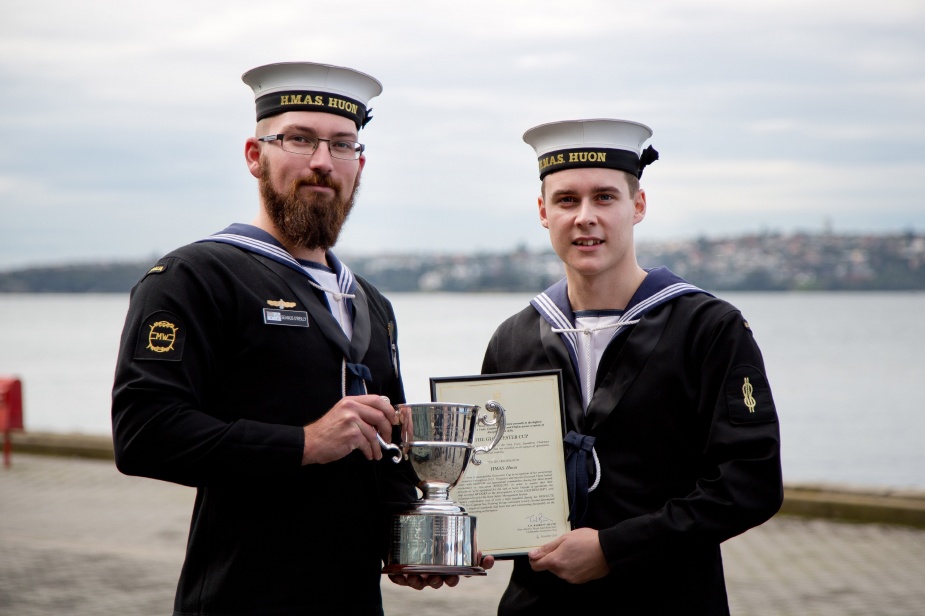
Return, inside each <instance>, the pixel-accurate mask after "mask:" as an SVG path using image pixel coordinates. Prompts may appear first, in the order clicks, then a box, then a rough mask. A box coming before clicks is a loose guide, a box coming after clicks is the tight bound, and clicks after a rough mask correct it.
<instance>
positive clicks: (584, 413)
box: [482, 119, 783, 616]
mask: <svg viewBox="0 0 925 616" xmlns="http://www.w3.org/2000/svg"><path fill="white" fill-rule="evenodd" d="M651 135H652V131H651V130H650V129H649V128H648V127H647V126H644V125H642V124H639V123H636V122H628V121H622V120H609V119H602V120H576V121H565V122H555V123H551V124H543V125H540V126H537V127H535V128H532V129H530V130H528V131H527V132H526V133H525V134H524V141H526V142H527V143H528V144H529V145H531V146H533V148H534V149H535V151H536V154H537V156H538V160H539V168H540V179H541V181H542V185H541V193H540V197H539V198H538V205H539V218H540V223H541V224H542V226H543V227H545V228H547V229H548V230H549V238H550V242H551V244H552V247H553V249H554V250H555V251H556V253H557V254H558V256H559V257H560V258H561V260H562V262H563V263H564V265H565V278H564V279H562V280H561V281H559V282H558V283H556V284H554V285H553V286H552V287H550V288H549V289H547V290H546V291H544V292H543V293H540V294H539V295H537V296H536V297H535V298H534V299H533V300H532V301H531V303H530V306H529V307H527V308H525V309H524V310H522V311H521V312H519V313H517V314H515V315H513V316H512V317H510V318H509V319H507V320H506V321H505V322H504V323H502V324H501V325H500V327H498V329H497V331H496V332H495V334H494V335H493V337H492V339H491V341H490V342H489V344H488V348H487V351H486V353H485V357H484V363H483V366H482V372H483V373H484V374H496V373H505V372H520V371H531V370H549V369H560V370H561V371H562V374H563V383H564V389H565V391H564V392H563V393H564V400H565V409H564V413H565V418H564V420H565V425H566V431H567V434H566V436H565V443H566V452H567V458H566V460H564V464H565V465H566V476H567V479H568V483H569V501H570V502H569V507H570V520H571V524H572V529H573V530H571V531H570V532H568V533H566V534H565V535H563V536H561V537H559V538H557V539H556V540H554V541H552V542H550V543H549V544H547V545H544V546H542V547H541V548H538V549H535V550H533V551H531V552H530V553H529V555H528V556H523V557H517V558H516V560H515V563H514V569H513V573H512V576H511V580H510V583H509V585H508V587H507V589H506V591H505V593H504V595H503V597H502V599H501V603H500V606H499V614H501V615H503V616H506V615H512V614H530V615H531V616H535V615H537V614H557V615H558V614H562V613H571V612H572V611H574V610H576V609H582V608H585V609H588V608H589V607H590V606H601V605H606V606H609V607H608V608H607V609H608V610H609V611H612V612H613V613H616V614H728V613H729V608H728V604H727V598H726V589H725V582H724V578H723V565H722V557H721V553H720V543H722V542H723V541H725V540H726V539H729V538H730V537H733V536H735V535H738V534H740V533H742V532H744V531H746V530H748V529H749V528H752V527H754V526H756V525H758V524H761V523H763V522H764V521H766V520H767V519H769V518H770V517H771V516H772V515H774V514H775V513H776V512H777V510H778V509H779V507H780V505H781V502H782V499H783V486H782V479H781V465H780V434H779V427H778V423H777V412H776V409H775V406H774V400H773V398H772V396H771V390H770V387H769V385H768V380H767V378H766V376H765V369H764V362H763V359H762V356H761V352H760V350H759V348H758V345H757V343H756V342H755V339H754V335H753V332H752V330H751V328H750V327H749V324H748V322H747V321H746V320H745V318H744V317H743V316H742V314H741V313H740V312H739V311H738V310H737V309H736V308H735V307H734V306H732V305H730V304H729V303H728V302H726V301H723V300H721V299H718V298H716V297H714V296H713V295H712V294H710V293H708V292H706V291H704V290H702V289H699V288H697V287H696V286H694V285H692V284H690V283H688V282H687V281H685V280H683V279H681V278H679V277H678V276H676V275H674V274H673V273H671V272H670V271H668V270H667V269H666V268H663V267H660V268H654V269H643V268H642V267H640V265H639V264H638V262H637V260H636V253H635V246H634V228H635V225H636V224H638V223H639V222H641V221H642V220H643V218H644V217H645V214H646V207H647V204H646V194H645V191H644V190H643V189H642V188H640V186H639V178H640V177H641V176H642V171H643V169H644V168H645V167H646V166H647V165H649V164H651V163H652V162H654V161H655V160H656V159H657V158H658V153H657V152H656V151H655V150H654V149H653V148H652V146H648V147H646V148H644V149H643V144H644V143H645V142H646V141H647V140H648V139H649V138H650V137H651ZM593 609H600V608H598V607H595V608H593Z"/></svg>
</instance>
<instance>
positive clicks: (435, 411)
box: [382, 400, 505, 576]
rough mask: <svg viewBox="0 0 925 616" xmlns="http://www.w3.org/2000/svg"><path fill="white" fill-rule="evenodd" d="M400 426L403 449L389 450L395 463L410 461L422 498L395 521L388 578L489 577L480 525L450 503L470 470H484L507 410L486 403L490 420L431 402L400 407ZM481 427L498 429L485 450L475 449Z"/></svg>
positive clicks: (465, 408) (472, 410) (471, 409)
mask: <svg viewBox="0 0 925 616" xmlns="http://www.w3.org/2000/svg"><path fill="white" fill-rule="evenodd" d="M395 408H396V410H397V411H398V413H399V417H400V421H401V425H402V428H401V433H402V442H401V444H400V445H385V444H384V443H383V446H384V447H386V448H387V449H389V450H392V451H394V452H395V457H393V460H395V461H396V462H397V461H399V460H400V459H401V458H402V457H407V458H408V459H409V461H410V462H411V466H412V468H413V470H414V473H415V475H416V476H417V482H418V483H417V486H418V488H419V489H420V490H421V492H422V493H423V496H422V498H420V499H418V500H416V501H414V502H413V503H411V505H410V506H409V508H408V509H407V510H405V511H403V512H402V513H400V514H397V515H395V516H393V518H392V521H391V529H390V531H391V534H392V536H391V539H390V546H389V554H388V560H387V562H386V564H385V567H383V569H382V572H383V573H385V574H412V575H444V576H446V575H466V576H469V575H485V569H484V568H483V567H481V566H480V564H479V556H480V555H479V551H478V546H477V541H476V519H475V517H474V516H471V515H469V514H468V513H466V510H465V509H464V508H463V507H462V506H461V505H460V504H459V503H457V502H455V501H453V500H452V499H450V495H449V492H450V490H451V489H452V488H453V487H454V486H455V485H456V484H457V483H459V481H460V479H462V476H463V474H464V473H465V471H466V468H467V467H468V465H469V464H470V463H471V464H474V465H479V464H481V460H479V459H478V455H479V454H483V453H488V452H489V451H491V450H492V449H494V447H495V445H497V444H498V442H499V441H500V440H501V437H502V436H503V435H504V429H505V414H504V408H503V407H502V406H501V405H500V404H499V403H497V402H495V401H494V400H489V401H488V402H486V403H485V409H486V410H487V411H490V412H491V413H492V414H493V415H494V418H493V419H488V415H486V414H483V415H481V416H480V415H479V414H478V412H479V410H480V408H481V407H479V406H478V405H474V404H456V403H449V402H427V403H417V404H399V405H396V407H395ZM477 424H480V425H485V426H497V427H496V430H495V436H494V438H493V439H492V441H491V443H490V444H489V445H488V446H486V447H473V440H474V437H475V427H476V425H477Z"/></svg>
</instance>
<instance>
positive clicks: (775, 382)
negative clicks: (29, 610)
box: [0, 293, 925, 489]
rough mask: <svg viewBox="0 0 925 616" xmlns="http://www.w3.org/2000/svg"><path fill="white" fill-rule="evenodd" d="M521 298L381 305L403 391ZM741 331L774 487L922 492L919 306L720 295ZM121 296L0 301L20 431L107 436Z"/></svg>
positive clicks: (919, 301) (413, 391) (849, 297)
mask: <svg viewBox="0 0 925 616" xmlns="http://www.w3.org/2000/svg"><path fill="white" fill-rule="evenodd" d="M531 296H532V294H484V295H482V294H478V295H475V294H473V295H468V294H436V295H431V294H414V293H411V294H402V293H396V294H391V295H390V297H391V299H392V302H393V304H394V306H395V311H396V313H397V316H398V324H399V346H400V352H401V363H402V373H403V375H404V378H405V389H406V394H407V397H408V399H409V400H410V401H426V400H429V399H430V384H429V378H430V377H439V376H459V375H465V374H477V373H478V372H479V369H480V367H481V362H482V354H483V353H484V350H485V345H486V344H487V342H488V339H489V338H490V337H491V334H492V332H493V331H494V329H495V327H497V325H498V324H499V323H500V322H501V321H502V320H503V319H504V318H506V317H507V316H509V315H511V314H513V313H514V312H516V311H518V310H520V309H521V308H522V307H524V306H525V305H526V304H527V302H528V301H529V299H530V297H531ZM724 297H725V298H726V299H729V300H730V301H732V302H733V303H734V304H736V305H737V306H738V307H739V308H741V309H742V311H743V313H744V314H745V316H746V318H748V320H749V322H750V323H751V325H752V328H753V330H754V331H755V336H756V338H757V340H758V342H759V344H760V345H761V348H762V351H763V353H764V356H765V362H766V364H767V371H768V378H769V380H770V382H771V387H772V389H773V392H774V397H775V400H776V402H777V406H778V411H779V413H780V417H781V432H782V435H783V465H784V476H785V481H788V482H801V483H803V482H821V483H832V484H848V485H855V486H873V487H892V488H915V489H925V446H923V445H925V443H923V439H922V436H921V435H922V434H923V433H925V403H923V396H922V393H921V387H920V386H921V384H922V382H923V380H925V379H923V377H925V321H923V320H922V318H921V315H923V314H925V294H923V293H910V294H903V293H818V294H808V293H730V294H724ZM127 305H128V300H127V298H126V297H125V296H122V295H93V294H87V295H46V294H36V295H32V294H22V295H17V294H7V295H4V294H0V375H7V376H16V377H18V378H20V379H22V381H23V397H24V407H25V411H24V417H25V424H26V429H27V430H33V431H49V432H61V433H67V432H81V433H86V434H108V433H109V431H110V424H109V408H110V389H111V386H112V376H113V369H114V367H115V357H116V353H117V350H118V344H119V335H120V333H121V329H122V321H123V319H124V316H125V310H126V308H127Z"/></svg>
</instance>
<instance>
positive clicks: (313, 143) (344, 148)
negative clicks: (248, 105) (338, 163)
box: [257, 134, 366, 160]
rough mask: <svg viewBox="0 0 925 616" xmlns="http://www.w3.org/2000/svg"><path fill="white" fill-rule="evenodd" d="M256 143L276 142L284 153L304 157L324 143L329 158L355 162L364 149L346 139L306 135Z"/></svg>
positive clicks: (270, 137) (271, 136)
mask: <svg viewBox="0 0 925 616" xmlns="http://www.w3.org/2000/svg"><path fill="white" fill-rule="evenodd" d="M257 141H262V142H264V143H269V142H271V141H278V142H279V147H281V148H283V150H285V151H286V152H291V153H292V154H302V155H304V156H311V155H312V154H314V153H315V150H317V149H318V143H320V142H321V141H325V142H327V144H328V151H329V152H330V153H331V157H332V158H339V159H341V160H357V159H358V158H360V154H362V153H363V150H365V149H366V146H365V145H363V144H362V143H357V142H356V141H348V140H346V139H322V138H321V137H309V136H308V135H285V134H279V135H267V136H266V137H260V138H258V139H257Z"/></svg>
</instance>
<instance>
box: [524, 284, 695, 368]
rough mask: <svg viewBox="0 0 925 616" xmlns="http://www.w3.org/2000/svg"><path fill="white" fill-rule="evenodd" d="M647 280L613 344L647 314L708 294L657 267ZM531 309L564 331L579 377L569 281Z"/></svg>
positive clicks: (535, 301) (617, 327)
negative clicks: (693, 295) (692, 295)
mask: <svg viewBox="0 0 925 616" xmlns="http://www.w3.org/2000/svg"><path fill="white" fill-rule="evenodd" d="M645 271H646V277H645V279H643V281H642V284H640V285H639V288H638V289H636V293H634V294H633V297H631V298H630V301H629V303H628V304H627V306H626V310H625V311H624V312H623V315H622V316H621V317H620V319H619V321H618V322H617V323H616V324H615V325H614V326H613V335H612V336H611V338H610V339H611V340H613V339H614V338H616V337H617V335H618V334H619V333H620V332H621V331H623V330H624V329H625V328H626V327H628V326H630V325H634V324H635V323H637V322H639V319H641V318H642V317H643V316H644V315H645V314H646V313H647V312H649V311H650V310H652V309H654V308H656V307H658V306H660V305H662V304H664V303H665V302H667V301H670V300H672V299H674V298H675V297H678V296H680V295H687V294H689V293H706V294H707V295H712V294H710V293H707V292H706V291H704V290H703V289H700V288H699V287H696V286H694V285H692V284H691V283H689V282H687V281H686V280H684V279H683V278H681V277H679V276H677V275H676V274H674V273H672V272H671V271H670V270H669V269H668V268H666V267H656V268H651V269H646V270H645ZM530 305H532V306H533V308H534V309H535V310H536V311H537V312H538V313H540V315H541V316H542V317H543V319H545V320H546V322H547V323H549V324H550V325H551V326H552V327H553V329H555V330H562V331H560V332H558V333H559V336H560V338H561V339H562V341H563V342H564V343H565V346H566V348H567V349H568V352H569V355H570V356H571V358H572V364H573V365H574V366H575V369H576V373H577V370H578V354H577V349H578V333H577V331H576V329H577V328H576V327H575V313H574V312H573V311H572V306H571V304H570V303H569V300H568V282H567V280H566V279H565V278H563V279H561V280H560V281H558V282H557V283H555V284H553V285H552V286H551V287H549V288H548V289H546V290H545V291H543V292H542V293H540V294H539V295H537V296H536V297H534V298H533V299H532V300H530Z"/></svg>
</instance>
